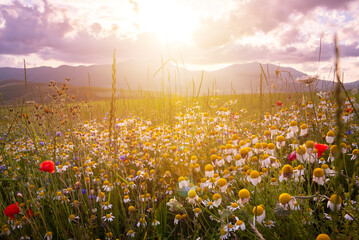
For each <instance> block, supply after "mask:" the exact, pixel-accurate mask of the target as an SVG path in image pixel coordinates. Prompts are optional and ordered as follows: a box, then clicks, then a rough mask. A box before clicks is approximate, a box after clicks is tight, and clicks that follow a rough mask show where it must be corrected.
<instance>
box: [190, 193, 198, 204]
mask: <svg viewBox="0 0 359 240" xmlns="http://www.w3.org/2000/svg"><path fill="white" fill-rule="evenodd" d="M187 196H188V202H189V203H192V204H195V203H196V201H197V200H198V195H197V193H196V191H195V190H189V191H188V193H187Z"/></svg>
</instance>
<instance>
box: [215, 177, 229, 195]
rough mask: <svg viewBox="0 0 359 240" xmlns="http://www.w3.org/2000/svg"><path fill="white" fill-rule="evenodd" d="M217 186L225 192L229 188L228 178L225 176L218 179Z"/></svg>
mask: <svg viewBox="0 0 359 240" xmlns="http://www.w3.org/2000/svg"><path fill="white" fill-rule="evenodd" d="M217 186H218V187H219V190H220V191H221V192H225V191H226V190H227V187H228V184H227V180H226V179H224V178H220V179H218V181H217Z"/></svg>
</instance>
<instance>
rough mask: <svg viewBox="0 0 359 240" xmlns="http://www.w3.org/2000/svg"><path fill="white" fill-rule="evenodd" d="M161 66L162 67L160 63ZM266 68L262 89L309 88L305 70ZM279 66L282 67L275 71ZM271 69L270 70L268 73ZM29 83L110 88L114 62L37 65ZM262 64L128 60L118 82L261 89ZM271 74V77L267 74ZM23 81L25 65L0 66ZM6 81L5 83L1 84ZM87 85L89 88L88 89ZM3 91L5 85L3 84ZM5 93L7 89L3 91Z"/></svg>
mask: <svg viewBox="0 0 359 240" xmlns="http://www.w3.org/2000/svg"><path fill="white" fill-rule="evenodd" d="M161 66H162V67H161ZM262 67H263V71H264V72H265V75H266V77H267V79H266V78H264V77H263V91H264V92H268V91H269V90H270V91H272V92H275V91H277V92H278V91H283V92H284V91H286V92H288V91H306V90H307V89H308V88H307V87H306V85H305V84H301V83H297V82H296V81H295V80H296V79H297V78H299V77H303V76H306V74H305V73H303V72H300V71H297V70H296V69H293V68H290V67H282V66H280V67H279V66H277V65H273V64H263V65H262ZM276 70H279V72H277V73H278V74H277V75H276V74H275V72H276ZM268 73H270V74H268ZM26 74H27V81H28V83H29V84H30V83H37V84H47V83H48V82H50V81H54V82H64V80H65V78H70V79H71V80H70V85H72V86H75V87H79V88H81V87H87V88H88V87H89V85H90V86H91V88H92V87H100V88H111V83H112V66H111V65H110V64H108V65H92V66H66V65H63V66H60V67H57V68H52V67H36V68H28V69H27V70H26ZM260 74H261V67H260V64H259V63H255V62H254V63H246V64H233V65H231V66H228V67H226V68H222V69H220V70H216V71H204V72H203V81H202V82H201V76H202V71H189V70H186V69H185V68H183V66H182V65H181V64H180V66H176V65H175V64H174V63H173V62H168V63H165V64H163V65H161V63H157V64H155V63H153V62H149V61H125V62H122V63H119V64H117V65H116V75H115V76H116V79H117V81H116V85H117V88H118V89H131V90H147V91H165V92H169V91H171V92H172V93H173V92H174V91H176V92H177V93H181V94H182V95H188V96H192V95H193V94H197V92H198V89H199V87H200V86H201V94H207V93H208V92H209V93H210V94H213V93H214V92H216V93H218V94H230V93H234V92H235V93H236V94H239V93H250V92H259V88H260ZM268 76H269V77H268ZM9 79H13V80H14V79H15V80H22V81H24V70H23V69H22V68H8V67H5V68H0V81H1V80H7V81H8V82H7V83H6V84H9V83H11V81H13V80H9ZM332 84H333V83H332V82H330V81H325V80H318V81H317V82H316V83H315V86H316V87H317V90H331V89H332V86H333V85H332ZM2 85H4V84H2ZM358 85H359V82H358V81H357V82H354V83H346V84H345V87H346V88H347V89H352V88H358ZM87 88H86V89H87ZM0 91H1V92H3V91H4V87H1V86H0ZM3 95H4V92H3Z"/></svg>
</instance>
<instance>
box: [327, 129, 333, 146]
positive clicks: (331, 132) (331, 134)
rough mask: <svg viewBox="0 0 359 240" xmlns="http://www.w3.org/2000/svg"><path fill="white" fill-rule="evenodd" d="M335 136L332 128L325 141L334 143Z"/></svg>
mask: <svg viewBox="0 0 359 240" xmlns="http://www.w3.org/2000/svg"><path fill="white" fill-rule="evenodd" d="M334 137H335V133H334V132H333V131H332V130H330V131H329V132H328V133H327V136H326V137H325V141H327V143H329V144H332V143H333V142H334Z"/></svg>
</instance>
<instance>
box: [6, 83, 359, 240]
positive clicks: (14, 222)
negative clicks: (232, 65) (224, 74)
mask: <svg viewBox="0 0 359 240" xmlns="http://www.w3.org/2000/svg"><path fill="white" fill-rule="evenodd" d="M70 88H71V87H70ZM49 91H50V92H51V93H52V94H51V96H52V98H53V99H52V101H50V102H47V103H33V104H30V105H20V106H14V107H2V108H1V115H0V119H1V145H0V151H1V159H0V161H1V162H0V164H1V169H0V185H1V188H0V189H1V190H0V209H1V212H2V214H1V215H0V223H1V233H0V234H1V238H2V239H329V238H328V237H330V238H331V239H358V236H359V228H358V220H359V211H358V205H357V202H358V200H359V197H358V189H359V182H358V163H359V160H358V159H359V158H358V156H359V150H358V145H357V143H358V138H359V134H358V130H359V125H358V124H359V118H358V116H357V115H356V114H357V111H358V103H357V102H356V99H357V98H358V97H359V96H358V95H357V94H356V93H355V92H346V94H344V93H343V92H341V93H340V92H339V93H337V94H335V93H333V92H326V93H323V92H320V93H317V92H315V90H313V91H311V92H307V93H291V94H286V93H271V94H265V95H259V94H247V95H244V94H241V95H231V96H210V95H207V96H199V94H196V92H197V91H193V96H192V97H183V96H177V95H175V94H168V93H166V94H165V93H163V94H158V95H157V96H147V95H146V96H144V97H142V98H119V99H115V98H112V99H111V100H109V101H92V102H91V101H87V102H81V101H79V100H78V99H76V96H74V95H72V94H69V86H68V81H66V82H64V84H63V85H62V86H57V85H55V84H54V83H53V84H50V90H49ZM321 234H322V235H321ZM323 234H327V235H323Z"/></svg>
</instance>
